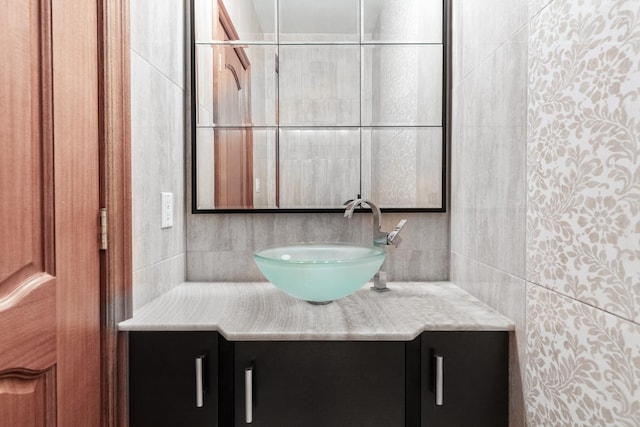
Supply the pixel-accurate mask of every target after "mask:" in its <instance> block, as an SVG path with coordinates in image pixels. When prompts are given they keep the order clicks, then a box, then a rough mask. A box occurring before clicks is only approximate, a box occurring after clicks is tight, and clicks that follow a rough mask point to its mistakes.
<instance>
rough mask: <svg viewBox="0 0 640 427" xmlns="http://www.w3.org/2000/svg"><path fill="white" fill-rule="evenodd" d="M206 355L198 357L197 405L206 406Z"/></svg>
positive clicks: (199, 406) (198, 406)
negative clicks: (204, 376)
mask: <svg viewBox="0 0 640 427" xmlns="http://www.w3.org/2000/svg"><path fill="white" fill-rule="evenodd" d="M205 358H206V356H198V357H196V407H197V408H202V407H203V406H204V378H203V375H204V369H203V367H204V360H205Z"/></svg>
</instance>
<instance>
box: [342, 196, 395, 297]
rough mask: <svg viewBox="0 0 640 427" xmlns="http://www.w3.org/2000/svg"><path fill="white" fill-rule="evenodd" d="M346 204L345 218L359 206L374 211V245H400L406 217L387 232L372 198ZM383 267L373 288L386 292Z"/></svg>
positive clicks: (351, 214) (385, 276) (379, 211)
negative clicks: (383, 228) (382, 226)
mask: <svg viewBox="0 0 640 427" xmlns="http://www.w3.org/2000/svg"><path fill="white" fill-rule="evenodd" d="M344 205H345V206H346V208H345V210H344V217H345V218H351V217H352V216H353V212H354V211H355V210H356V208H357V207H358V206H360V207H369V208H371V212H372V213H373V245H374V246H383V245H384V246H388V245H394V246H395V247H398V245H399V244H400V241H401V240H402V239H401V238H400V236H398V234H399V233H400V230H402V227H404V225H405V224H406V223H407V220H406V219H403V220H401V221H400V222H399V223H398V225H396V228H394V229H393V231H391V232H390V233H387V232H386V231H382V229H381V220H382V211H381V210H380V208H379V207H377V206H376V205H375V204H374V203H372V202H371V201H370V200H366V199H354V200H348V201H347V202H346V203H345V204H344ZM385 263H386V261H385V262H384V263H383V264H382V266H383V267H384V265H385ZM383 267H380V271H378V272H377V273H376V274H375V276H373V286H372V287H371V289H373V290H374V291H378V292H385V291H388V290H389V288H387V272H386V271H384V270H383Z"/></svg>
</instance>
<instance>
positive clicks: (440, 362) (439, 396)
mask: <svg viewBox="0 0 640 427" xmlns="http://www.w3.org/2000/svg"><path fill="white" fill-rule="evenodd" d="M434 357H435V360H436V405H437V406H442V405H443V404H444V400H443V392H444V390H443V388H444V357H443V356H440V355H438V354H436V355H435V356H434Z"/></svg>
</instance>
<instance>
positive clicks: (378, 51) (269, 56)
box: [191, 0, 448, 213]
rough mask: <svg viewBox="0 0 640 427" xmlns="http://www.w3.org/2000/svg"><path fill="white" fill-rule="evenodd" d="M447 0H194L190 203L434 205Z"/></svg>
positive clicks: (442, 157)
mask: <svg viewBox="0 0 640 427" xmlns="http://www.w3.org/2000/svg"><path fill="white" fill-rule="evenodd" d="M445 10H446V9H445V5H444V1H443V0H323V1H322V2H318V1H316V0H191V47H192V49H191V93H192V96H191V99H192V121H191V122H192V180H193V181H192V189H193V197H192V200H193V206H192V211H193V212H194V213H219V212H306V211H335V210H339V209H341V208H342V205H343V203H344V202H345V201H346V200H349V199H353V198H356V197H363V198H367V199H371V200H374V201H376V202H377V204H378V205H379V206H380V207H381V208H382V209H383V210H385V211H426V212H428V211H434V212H443V211H445V185H446V168H445V164H446V146H447V144H446V135H447V132H446V129H447V127H446V124H447V120H446V117H447V115H446V111H447V98H448V96H447V89H446V88H447V80H448V77H447V74H448V67H447V63H448V58H447V46H448V43H447V34H448V31H447V17H446V13H445Z"/></svg>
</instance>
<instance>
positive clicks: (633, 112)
mask: <svg viewBox="0 0 640 427" xmlns="http://www.w3.org/2000/svg"><path fill="white" fill-rule="evenodd" d="M533 3H535V1H532V2H530V5H531V4H533ZM532 15H533V14H532ZM528 49H529V84H528V85H529V91H528V141H527V174H528V176H527V182H528V194H527V197H528V200H527V273H526V274H527V277H526V278H527V281H528V282H529V292H528V295H527V310H528V311H527V329H528V330H527V337H528V344H527V353H528V360H527V403H526V405H527V421H528V424H529V425H531V426H569V425H571V426H574V425H584V426H640V144H639V139H640V1H638V0H554V1H551V2H549V4H548V5H547V6H546V7H544V9H542V11H541V12H540V13H539V14H537V15H535V16H534V17H533V18H532V19H531V21H530V33H529V48H528Z"/></svg>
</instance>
